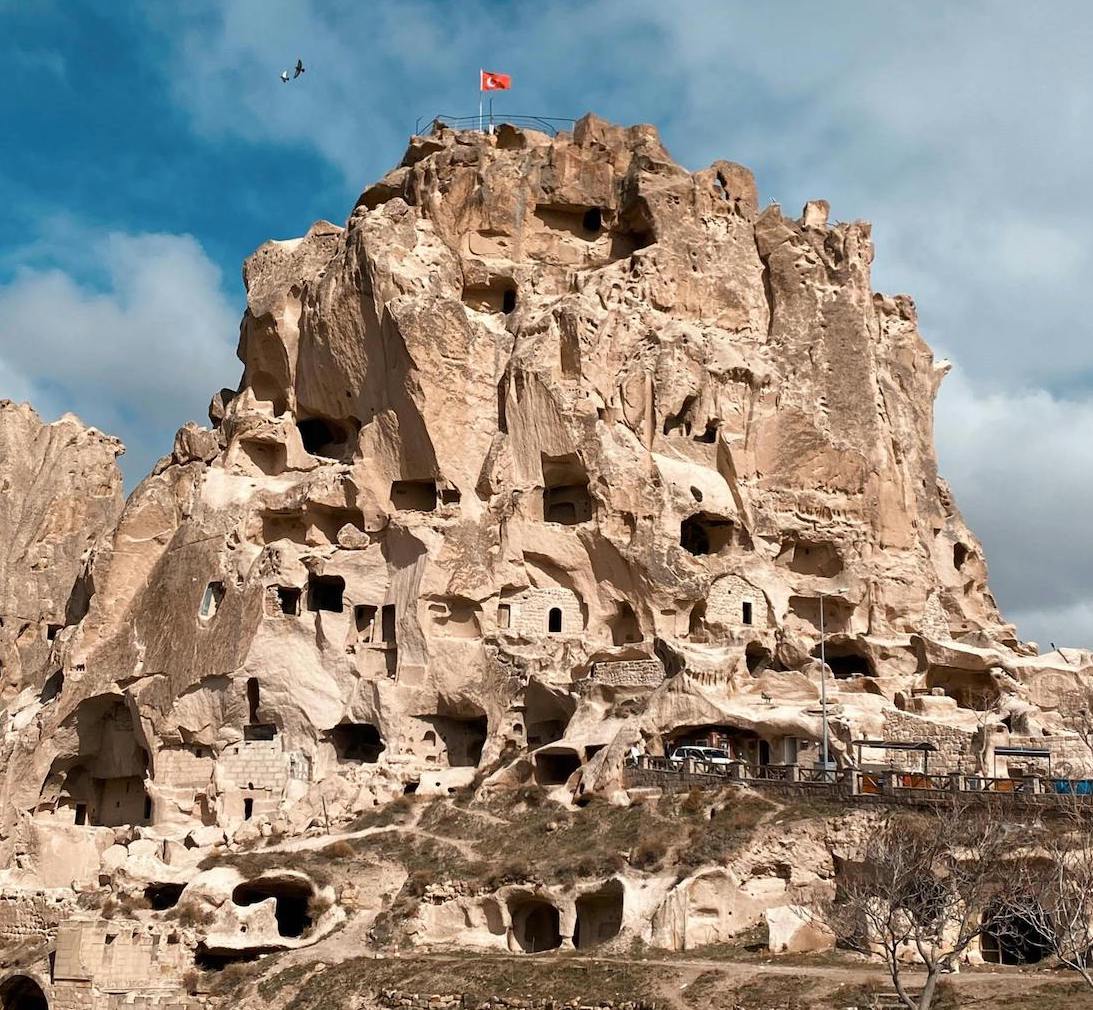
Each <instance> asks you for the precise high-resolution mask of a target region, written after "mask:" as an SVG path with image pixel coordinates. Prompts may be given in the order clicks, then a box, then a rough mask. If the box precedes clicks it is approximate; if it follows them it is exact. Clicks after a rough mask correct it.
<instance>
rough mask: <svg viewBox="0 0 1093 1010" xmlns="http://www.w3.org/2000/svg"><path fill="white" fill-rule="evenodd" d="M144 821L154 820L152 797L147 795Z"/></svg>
mask: <svg viewBox="0 0 1093 1010" xmlns="http://www.w3.org/2000/svg"><path fill="white" fill-rule="evenodd" d="M144 819H145V820H146V821H150V820H151V819H152V797H151V796H148V795H147V794H146V795H145V797H144Z"/></svg>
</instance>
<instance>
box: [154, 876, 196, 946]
mask: <svg viewBox="0 0 1093 1010" xmlns="http://www.w3.org/2000/svg"><path fill="white" fill-rule="evenodd" d="M185 886H186V885H185V884H149V885H148V886H147V887H146V888H145V889H144V897H145V898H147V899H148V904H149V905H151V907H152V911H153V912H165V911H167V909H168V908H174V907H175V905H177V904H178V899H179V898H181V897H182V891H183V889H184V888H185ZM167 942H168V943H170V942H171V938H170V937H168V938H167ZM174 942H175V943H178V937H177V936H176V937H175V940H174Z"/></svg>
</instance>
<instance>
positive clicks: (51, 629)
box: [46, 624, 64, 642]
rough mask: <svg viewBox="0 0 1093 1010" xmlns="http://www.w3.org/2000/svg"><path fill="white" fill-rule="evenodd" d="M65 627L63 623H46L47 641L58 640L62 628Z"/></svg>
mask: <svg viewBox="0 0 1093 1010" xmlns="http://www.w3.org/2000/svg"><path fill="white" fill-rule="evenodd" d="M63 627H64V625H63V624H47V625H46V641H47V642H53V641H56V639H57V635H58V633H59V632H60V630H61V628H63Z"/></svg>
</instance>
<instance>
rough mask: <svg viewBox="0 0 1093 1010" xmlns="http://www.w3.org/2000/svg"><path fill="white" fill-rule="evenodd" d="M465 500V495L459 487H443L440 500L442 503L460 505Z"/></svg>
mask: <svg viewBox="0 0 1093 1010" xmlns="http://www.w3.org/2000/svg"><path fill="white" fill-rule="evenodd" d="M462 500H463V495H462V494H461V493H460V491H459V488H457V487H446V488H441V491H440V502H441V504H442V505H458V504H459V503H460V501H462Z"/></svg>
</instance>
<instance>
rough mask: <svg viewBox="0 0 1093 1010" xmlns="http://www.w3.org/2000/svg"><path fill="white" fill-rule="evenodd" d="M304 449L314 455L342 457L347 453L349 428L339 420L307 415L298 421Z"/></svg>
mask: <svg viewBox="0 0 1093 1010" xmlns="http://www.w3.org/2000/svg"><path fill="white" fill-rule="evenodd" d="M296 429H297V430H298V431H299V432H300V441H301V442H303V444H304V450H305V451H306V452H307V453H309V454H310V455H312V456H322V457H324V458H325V459H341V457H342V456H344V455H345V448H346V442H347V441H348V440H349V432H348V430H347V429H346V428H345V427H344V426H343V425H341V424H339V423H338V422H337V421H330V420H326V419H324V418H321V417H305V418H301V419H300V420H298V421H297V422H296Z"/></svg>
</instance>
